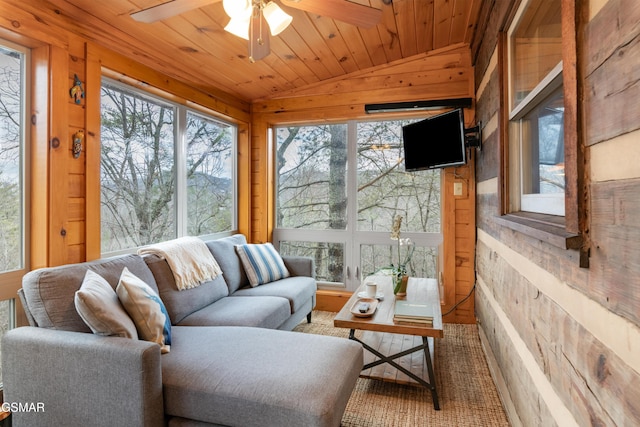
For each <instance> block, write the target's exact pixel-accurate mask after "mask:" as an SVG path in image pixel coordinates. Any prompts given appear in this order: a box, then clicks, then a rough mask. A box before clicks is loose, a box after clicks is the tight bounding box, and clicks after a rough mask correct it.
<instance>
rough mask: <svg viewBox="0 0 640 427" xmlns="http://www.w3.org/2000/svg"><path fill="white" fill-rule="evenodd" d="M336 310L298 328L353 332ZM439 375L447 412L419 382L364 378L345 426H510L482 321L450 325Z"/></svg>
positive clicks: (439, 347)
mask: <svg viewBox="0 0 640 427" xmlns="http://www.w3.org/2000/svg"><path fill="white" fill-rule="evenodd" d="M335 314H336V313H332V312H326V311H314V312H313V319H312V323H311V324H307V323H306V320H305V321H303V322H302V323H300V324H299V325H298V326H297V327H296V328H295V329H294V330H295V331H298V332H305V333H311V334H321V335H332V336H338V337H344V338H345V339H346V338H347V337H348V336H349V330H348V329H344V328H334V327H333V318H334V316H335ZM434 368H435V376H436V387H437V389H438V397H439V399H440V408H441V410H439V411H436V410H434V409H433V402H432V400H431V393H430V392H429V391H428V390H427V389H425V388H423V387H417V386H408V385H402V384H395V383H390V382H385V381H379V380H371V379H366V378H359V379H358V382H357V384H356V387H355V389H354V390H353V393H352V394H351V398H350V400H349V403H348V404H347V409H346V411H345V413H344V416H343V417H342V427H374V426H375V427H383V426H384V427H387V426H398V427H401V426H402V427H405V426H427V425H428V426H451V427H459V426H490V427H497V426H508V425H509V422H508V421H507V418H506V415H505V412H504V410H503V408H502V405H501V403H500V399H499V397H498V392H497V391H496V388H495V385H494V383H493V380H492V379H491V375H490V373H489V367H488V366H487V363H486V361H485V358H484V353H483V352H482V347H481V344H480V338H479V337H478V328H477V326H476V325H459V324H448V323H447V324H445V325H444V338H441V339H438V340H437V342H436V348H435V362H434Z"/></svg>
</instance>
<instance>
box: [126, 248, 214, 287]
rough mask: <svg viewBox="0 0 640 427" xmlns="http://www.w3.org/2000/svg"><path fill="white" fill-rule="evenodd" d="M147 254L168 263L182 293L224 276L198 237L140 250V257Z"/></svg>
mask: <svg viewBox="0 0 640 427" xmlns="http://www.w3.org/2000/svg"><path fill="white" fill-rule="evenodd" d="M147 254H154V255H157V256H159V257H161V258H164V259H165V260H166V261H167V263H168V264H169V267H171V271H172V272H173V277H174V279H175V281H176V286H177V287H178V290H180V291H183V290H185V289H191V288H195V287H198V286H200V284H201V283H203V282H206V281H207V280H213V279H215V278H216V277H217V276H218V275H219V274H222V270H221V269H220V266H219V265H218V262H217V261H216V260H215V258H214V257H213V255H212V254H211V252H209V248H207V245H206V244H205V243H204V242H203V241H202V240H200V239H198V238H197V237H191V236H187V237H180V238H178V239H174V240H168V241H166V242H161V243H156V244H153V245H149V246H145V247H142V248H140V249H138V255H147Z"/></svg>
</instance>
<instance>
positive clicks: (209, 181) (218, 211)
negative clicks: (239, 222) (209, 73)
mask: <svg viewBox="0 0 640 427" xmlns="http://www.w3.org/2000/svg"><path fill="white" fill-rule="evenodd" d="M233 136H234V132H233V129H232V128H231V127H230V126H228V125H223V124H221V123H219V122H216V121H214V120H210V119H206V118H204V117H201V116H199V115H196V114H193V113H188V114H187V134H186V140H187V187H188V188H187V198H188V202H187V218H188V219H187V230H188V231H187V234H189V235H191V236H201V235H205V234H212V233H218V232H223V231H230V230H231V229H232V227H233V213H234V208H233V201H234V197H233V196H234V191H233V188H234V183H233V181H234V180H233V156H232V154H233V153H232V151H233V146H234V145H233Z"/></svg>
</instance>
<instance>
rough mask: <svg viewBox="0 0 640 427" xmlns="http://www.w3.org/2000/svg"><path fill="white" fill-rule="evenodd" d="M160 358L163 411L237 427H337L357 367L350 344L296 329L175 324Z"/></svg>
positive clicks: (357, 350)
mask: <svg viewBox="0 0 640 427" xmlns="http://www.w3.org/2000/svg"><path fill="white" fill-rule="evenodd" d="M172 332H173V342H174V344H173V346H172V350H171V352H170V353H168V354H165V355H163V356H162V372H163V385H164V400H165V411H166V412H167V414H168V415H171V416H175V417H180V418H187V419H192V420H197V421H202V422H207V423H212V424H221V425H235V426H244V427H253V426H255V427H258V426H259V427H269V426H273V427H280V426H305V427H329V426H338V425H340V419H341V417H342V414H343V412H344V410H345V407H346V404H347V402H348V399H349V396H350V395H351V391H352V388H353V384H355V381H356V380H357V378H358V376H359V374H360V370H361V369H362V363H363V362H362V358H363V356H362V347H361V346H360V345H359V344H357V343H355V342H353V341H350V340H345V339H340V338H336V337H327V336H321V335H310V334H302V333H297V332H288V331H279V330H270V329H260V328H247V327H201V328H192V327H185V326H177V327H175V328H174V329H173V331H172Z"/></svg>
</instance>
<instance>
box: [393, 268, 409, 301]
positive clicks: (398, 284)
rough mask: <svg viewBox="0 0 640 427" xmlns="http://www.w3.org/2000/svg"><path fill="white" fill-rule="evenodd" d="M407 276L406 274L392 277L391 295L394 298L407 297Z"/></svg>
mask: <svg viewBox="0 0 640 427" xmlns="http://www.w3.org/2000/svg"><path fill="white" fill-rule="evenodd" d="M408 281H409V276H407V275H406V274H403V275H397V276H393V293H394V295H395V296H398V297H403V296H406V295H407V282H408Z"/></svg>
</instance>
